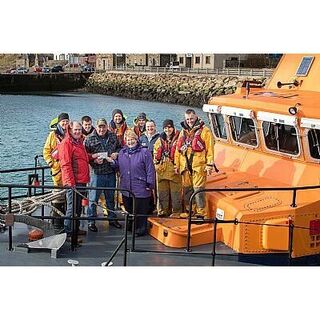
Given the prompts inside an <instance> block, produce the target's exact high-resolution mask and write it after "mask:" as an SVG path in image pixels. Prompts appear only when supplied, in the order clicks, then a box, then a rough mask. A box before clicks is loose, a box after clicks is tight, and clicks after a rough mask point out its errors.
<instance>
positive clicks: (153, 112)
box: [0, 92, 207, 183]
mask: <svg viewBox="0 0 320 320" xmlns="http://www.w3.org/2000/svg"><path fill="white" fill-rule="evenodd" d="M115 108H120V109H122V111H123V112H124V114H125V116H126V117H127V123H128V125H129V126H132V125H133V120H134V118H135V116H137V115H138V114H139V113H140V112H145V113H146V114H147V116H148V118H149V119H153V120H155V122H156V124H157V127H158V130H159V131H161V130H162V122H163V120H164V119H172V120H173V121H174V123H175V124H176V125H177V127H178V128H180V122H181V121H182V120H183V114H184V111H185V110H186V109H188V108H189V107H185V106H181V105H174V104H166V103H158V102H148V101H141V100H130V99H124V98H119V97H112V96H106V95H99V94H88V93H80V92H71V93H70V92H68V93H55V94H52V93H50V94H41V95H0V117H1V120H0V123H1V125H0V170H4V169H10V168H23V167H29V166H31V167H32V166H34V157H35V156H36V155H41V154H42V148H43V145H44V142H45V140H46V137H47V135H48V133H49V123H50V121H51V120H52V119H53V118H55V117H56V116H57V115H58V114H59V113H61V112H67V113H68V114H69V115H70V118H71V119H72V120H80V119H81V117H82V116H84V115H89V116H91V118H92V119H93V121H94V122H95V121H96V120H97V119H99V118H106V120H107V121H108V122H109V121H110V119H111V113H112V110H113V109H115ZM197 113H198V115H199V116H200V117H201V118H202V119H204V120H205V121H207V118H206V115H205V114H204V113H203V112H202V110H201V109H200V108H199V109H197ZM40 163H41V164H44V163H43V162H41V161H40ZM20 175H21V174H20ZM18 176H19V175H17V174H14V175H0V183H13V182H19V183H21V180H20V179H18ZM23 182H24V183H26V182H27V179H25V180H24V181H23Z"/></svg>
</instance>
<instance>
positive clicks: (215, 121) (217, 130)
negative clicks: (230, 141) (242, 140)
mask: <svg viewBox="0 0 320 320" xmlns="http://www.w3.org/2000/svg"><path fill="white" fill-rule="evenodd" d="M209 116H210V120H211V124H212V129H213V134H214V136H215V137H216V138H221V139H227V130H226V124H225V122H224V118H223V115H222V114H220V113H209Z"/></svg>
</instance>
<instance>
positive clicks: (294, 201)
mask: <svg viewBox="0 0 320 320" xmlns="http://www.w3.org/2000/svg"><path fill="white" fill-rule="evenodd" d="M314 189H320V185H312V186H301V187H261V188H259V187H258V188H224V189H221V188H208V189H202V190H197V191H195V192H194V193H193V194H192V195H191V197H190V200H189V212H188V218H187V219H188V228H187V246H186V251H187V252H192V249H191V225H192V224H202V223H212V224H213V243H212V245H213V247H212V252H211V255H212V266H214V265H215V258H216V256H217V255H218V254H217V252H216V243H217V226H218V224H226V223H228V224H234V225H237V224H246V225H249V224H251V225H259V226H273V227H279V228H284V227H287V228H288V232H289V233H288V234H289V238H288V239H289V241H288V250H287V251H288V265H291V263H292V252H293V233H294V229H303V230H309V231H311V232H313V231H315V230H313V229H312V228H308V227H304V226H299V225H295V224H294V223H293V221H292V218H291V217H290V216H289V218H288V225H287V226H285V225H283V224H270V223H259V222H249V221H239V220H238V219H232V220H223V219H221V220H220V219H218V218H213V219H201V220H200V221H199V219H194V218H193V212H192V205H193V202H194V199H195V196H196V195H197V194H200V193H207V192H248V191H254V192H256V191H266V192H267V191H280V192H292V201H291V203H290V205H289V206H290V207H291V208H296V207H297V192H298V191H302V190H314ZM219 255H225V254H219Z"/></svg>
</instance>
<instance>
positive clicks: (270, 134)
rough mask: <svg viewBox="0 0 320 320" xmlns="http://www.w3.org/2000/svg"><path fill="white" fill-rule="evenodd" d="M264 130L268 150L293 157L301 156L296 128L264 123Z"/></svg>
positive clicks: (281, 124)
mask: <svg viewBox="0 0 320 320" xmlns="http://www.w3.org/2000/svg"><path fill="white" fill-rule="evenodd" d="M262 129H263V135H264V140H265V143H266V147H267V148H268V149H270V150H273V151H278V152H282V153H287V154H293V155H297V154H299V145H298V135H297V130H296V128H295V127H294V126H290V125H286V124H283V123H274V122H268V121H263V123H262Z"/></svg>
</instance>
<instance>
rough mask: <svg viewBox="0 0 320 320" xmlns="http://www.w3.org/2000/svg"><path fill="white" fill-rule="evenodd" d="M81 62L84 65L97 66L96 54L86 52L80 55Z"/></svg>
mask: <svg viewBox="0 0 320 320" xmlns="http://www.w3.org/2000/svg"><path fill="white" fill-rule="evenodd" d="M79 64H80V65H81V66H83V65H90V66H92V67H95V65H96V54H94V53H84V54H80V55H79Z"/></svg>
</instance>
